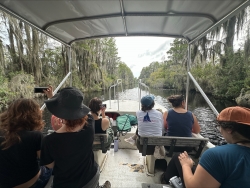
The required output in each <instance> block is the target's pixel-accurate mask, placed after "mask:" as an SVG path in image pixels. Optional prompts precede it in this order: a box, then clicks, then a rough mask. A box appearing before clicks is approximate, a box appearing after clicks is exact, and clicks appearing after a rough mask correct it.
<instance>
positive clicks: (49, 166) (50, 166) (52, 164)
mask: <svg viewBox="0 0 250 188" xmlns="http://www.w3.org/2000/svg"><path fill="white" fill-rule="evenodd" d="M54 165H55V162H54V161H53V162H52V163H50V164H47V165H44V166H46V167H48V168H54Z"/></svg>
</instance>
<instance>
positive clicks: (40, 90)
mask: <svg viewBox="0 0 250 188" xmlns="http://www.w3.org/2000/svg"><path fill="white" fill-rule="evenodd" d="M47 89H48V87H35V88H34V93H44V91H43V90H47Z"/></svg>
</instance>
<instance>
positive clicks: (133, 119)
mask: <svg viewBox="0 0 250 188" xmlns="http://www.w3.org/2000/svg"><path fill="white" fill-rule="evenodd" d="M126 115H128V117H129V121H130V124H131V125H137V124H138V121H137V117H136V116H134V115H130V114H126Z"/></svg>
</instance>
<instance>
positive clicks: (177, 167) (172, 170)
mask: <svg viewBox="0 0 250 188" xmlns="http://www.w3.org/2000/svg"><path fill="white" fill-rule="evenodd" d="M179 155H180V154H179V153H177V154H175V155H174V156H173V157H172V159H171V160H170V162H169V164H168V167H167V170H166V171H165V172H164V179H165V181H166V182H167V183H168V182H169V179H170V178H172V177H174V176H177V177H180V178H181V180H182V184H183V187H184V188H185V184H184V180H183V173H182V167H181V163H180V161H179V159H178V156H179ZM195 169H196V166H193V167H192V169H191V170H192V172H193V173H194V171H195Z"/></svg>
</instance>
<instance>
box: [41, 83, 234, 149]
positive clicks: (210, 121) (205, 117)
mask: <svg viewBox="0 0 250 188" xmlns="http://www.w3.org/2000/svg"><path fill="white" fill-rule="evenodd" d="M138 93H139V92H138V88H137V87H126V88H124V89H123V92H122V90H121V88H116V97H115V99H117V95H119V99H131V100H138ZM141 93H142V94H141V95H142V96H143V95H146V94H147V93H146V92H145V91H141ZM150 93H151V94H153V95H155V101H156V102H157V103H159V104H161V105H163V106H164V107H166V108H167V109H169V108H171V104H170V103H169V102H168V101H167V99H166V98H167V97H168V96H170V95H173V94H185V93H180V92H178V91H176V90H162V89H152V90H150ZM93 97H98V98H100V99H101V100H103V101H104V100H108V99H109V91H102V92H89V93H84V104H86V105H88V103H89V101H90V99H92V98H93ZM208 97H209V96H208ZM111 99H114V91H113V89H112V90H111ZM209 99H210V100H211V102H212V103H213V105H214V106H215V108H216V109H217V111H218V112H220V111H221V110H222V109H224V108H226V107H229V106H235V105H236V103H235V102H234V101H222V100H216V99H214V98H213V97H209ZM38 102H39V103H40V104H41V105H42V104H43V100H39V101H38ZM107 108H108V107H107ZM188 110H190V111H192V112H193V113H194V114H195V115H196V117H197V119H198V122H199V124H200V126H201V135H203V136H204V137H206V138H209V140H210V142H211V143H213V144H215V145H221V144H225V141H224V139H223V138H222V136H221V134H220V133H219V131H218V130H217V129H215V125H216V117H215V115H214V113H213V111H212V110H211V109H210V107H209V106H208V105H207V103H206V101H205V100H204V99H203V97H202V96H201V95H200V94H199V93H195V92H190V93H189V98H188ZM50 117H51V114H50V112H48V110H47V109H46V108H45V110H44V120H45V122H46V126H45V129H44V132H47V130H48V129H51V125H50Z"/></svg>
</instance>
